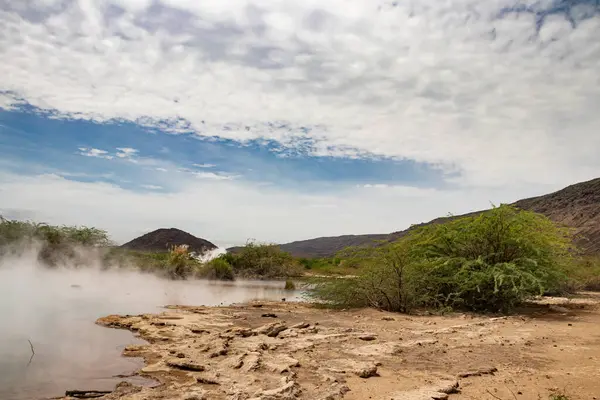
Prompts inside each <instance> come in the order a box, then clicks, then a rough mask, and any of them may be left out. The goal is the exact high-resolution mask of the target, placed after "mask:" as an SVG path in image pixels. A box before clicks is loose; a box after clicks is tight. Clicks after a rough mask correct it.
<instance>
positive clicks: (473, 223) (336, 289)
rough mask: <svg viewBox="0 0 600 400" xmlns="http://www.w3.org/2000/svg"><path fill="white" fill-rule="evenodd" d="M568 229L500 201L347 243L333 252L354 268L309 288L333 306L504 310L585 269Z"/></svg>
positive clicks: (561, 286) (563, 284) (565, 283)
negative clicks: (351, 274) (383, 238)
mask: <svg viewBox="0 0 600 400" xmlns="http://www.w3.org/2000/svg"><path fill="white" fill-rule="evenodd" d="M572 236H573V232H572V230H570V229H566V228H562V227H559V226H558V225H557V224H555V223H553V222H552V221H551V220H550V219H549V218H547V217H545V216H543V215H541V214H537V213H533V212H529V211H523V210H520V209H518V208H516V207H514V206H508V205H503V206H500V207H497V208H494V209H492V210H490V211H487V212H484V213H481V214H478V215H476V216H470V217H464V218H457V219H453V220H450V221H447V222H446V223H443V224H433V225H427V226H422V227H420V228H418V229H414V230H413V231H412V232H410V234H408V235H405V236H404V237H402V238H400V239H399V240H398V241H396V242H393V243H388V244H386V245H383V246H380V247H372V246H365V247H358V248H350V249H348V250H346V251H345V252H343V253H341V254H340V255H339V256H340V257H341V258H342V259H347V260H351V261H353V262H355V263H357V264H358V265H359V266H360V268H359V269H358V271H359V274H358V276H357V277H355V278H348V279H334V280H329V281H325V282H320V283H318V284H317V285H316V288H315V290H314V291H313V292H312V295H313V296H314V297H315V298H317V299H319V300H322V301H325V302H326V303H328V304H331V305H334V306H340V307H375V308H380V309H384V310H388V311H399V312H407V311H410V310H411V309H413V308H415V307H431V308H438V309H446V308H448V309H451V308H464V309H469V310H474V311H495V312H497V311H501V312H510V311H511V310H513V309H514V307H515V306H517V305H519V304H520V303H521V302H523V301H524V300H526V299H528V298H531V297H533V296H536V295H542V294H544V293H547V292H558V291H564V290H568V289H569V287H570V286H571V285H575V283H574V282H572V279H573V278H572V277H569V272H571V271H574V270H576V271H579V273H580V274H581V275H582V276H583V275H585V276H587V277H588V278H589V277H590V274H589V273H586V272H582V271H581V269H582V268H583V265H582V264H580V261H579V258H578V254H577V252H576V249H575V248H574V246H573V240H572V239H573V237H572ZM596 271H597V270H596ZM594 273H595V271H592V275H591V276H592V277H593V274H594Z"/></svg>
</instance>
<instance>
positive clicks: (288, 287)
mask: <svg viewBox="0 0 600 400" xmlns="http://www.w3.org/2000/svg"><path fill="white" fill-rule="evenodd" d="M284 289H285V290H296V284H295V283H294V281H292V280H291V279H287V280H286V281H285V286H284Z"/></svg>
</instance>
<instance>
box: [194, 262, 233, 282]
mask: <svg viewBox="0 0 600 400" xmlns="http://www.w3.org/2000/svg"><path fill="white" fill-rule="evenodd" d="M198 275H199V276H200V277H201V278H207V279H219V280H222V281H232V280H234V279H235V276H234V274H233V268H232V267H231V265H230V264H229V263H228V262H227V260H226V259H225V257H217V258H215V259H213V260H210V261H209V262H207V263H206V264H205V265H203V266H202V267H201V268H200V269H199V271H198Z"/></svg>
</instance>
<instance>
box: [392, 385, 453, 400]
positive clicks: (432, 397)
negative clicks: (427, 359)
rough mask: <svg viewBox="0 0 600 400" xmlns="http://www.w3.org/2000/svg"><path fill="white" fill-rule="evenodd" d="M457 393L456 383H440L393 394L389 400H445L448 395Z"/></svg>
mask: <svg viewBox="0 0 600 400" xmlns="http://www.w3.org/2000/svg"><path fill="white" fill-rule="evenodd" d="M457 392H458V382H456V381H441V382H439V383H437V384H435V385H431V386H425V387H422V388H419V389H414V390H408V391H404V392H398V393H395V394H393V395H392V397H391V400H446V399H448V395H449V394H452V393H457Z"/></svg>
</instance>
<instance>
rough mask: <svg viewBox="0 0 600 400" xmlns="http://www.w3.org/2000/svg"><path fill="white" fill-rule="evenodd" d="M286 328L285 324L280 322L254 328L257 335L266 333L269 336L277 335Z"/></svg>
mask: <svg viewBox="0 0 600 400" xmlns="http://www.w3.org/2000/svg"><path fill="white" fill-rule="evenodd" d="M286 329H287V325H285V324H284V323H282V322H274V323H272V324H268V325H264V326H261V327H260V328H258V329H256V331H255V332H256V333H258V334H259V335H267V336H269V337H277V335H279V334H280V333H281V332H283V331H285V330H286Z"/></svg>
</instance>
